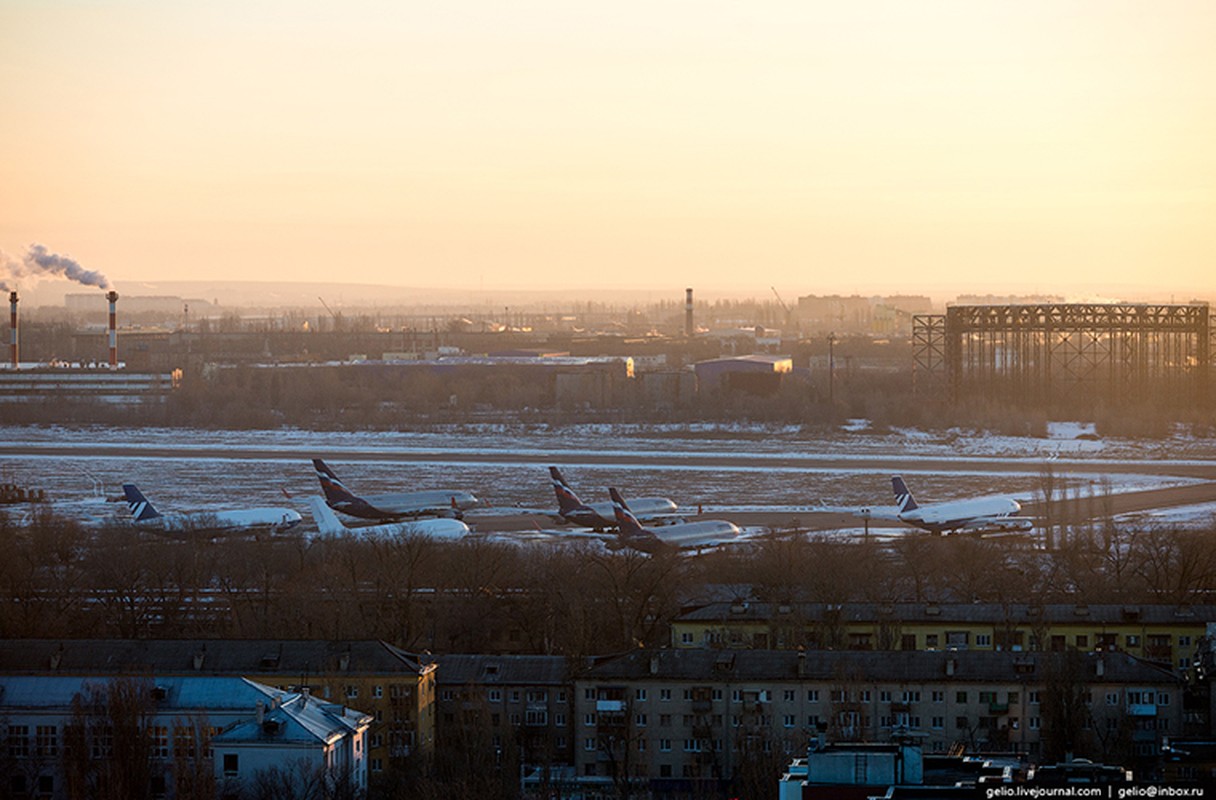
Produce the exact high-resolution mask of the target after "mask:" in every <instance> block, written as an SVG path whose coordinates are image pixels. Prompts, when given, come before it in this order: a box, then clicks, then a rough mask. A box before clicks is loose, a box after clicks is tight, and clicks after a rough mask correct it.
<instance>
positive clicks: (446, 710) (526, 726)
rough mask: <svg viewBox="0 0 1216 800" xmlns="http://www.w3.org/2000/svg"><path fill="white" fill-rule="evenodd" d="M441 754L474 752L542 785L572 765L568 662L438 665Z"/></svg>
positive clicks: (490, 658)
mask: <svg viewBox="0 0 1216 800" xmlns="http://www.w3.org/2000/svg"><path fill="white" fill-rule="evenodd" d="M438 667H439V669H438V673H437V674H438V678H437V685H438V696H439V700H438V702H437V704H436V708H437V709H438V725H437V727H438V730H439V747H440V748H475V749H478V750H480V751H481V752H484V753H486V754H492V755H493V757H494V760H495V762H496V764H497V765H499V766H501V767H506V768H510V769H511V770H512V771H518V772H520V773H522V774H524V775H525V776H531V780H532V781H533V782H534V783H536V784H537V785H538V787H539V786H543V785H544V784H545V783H547V782H549V781H550V779H556V778H557V776H558V775H559V774H560V773H561V772H562V768H566V767H568V766H569V765H570V764H571V763H572V762H571V758H572V749H573V725H572V719H573V705H574V704H573V696H572V695H573V691H572V689H571V684H570V677H569V660H568V659H566V658H565V657H564V656H511V655H445V656H440V657H439V659H438Z"/></svg>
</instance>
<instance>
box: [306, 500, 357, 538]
mask: <svg viewBox="0 0 1216 800" xmlns="http://www.w3.org/2000/svg"><path fill="white" fill-rule="evenodd" d="M308 510H309V511H311V512H312V518H313V520H315V521H316V523H317V531H318V532H320V533H322V534H335V535H336V534H341V533H346V532H347V531H348V530H350V529H349V528H347V527H346V526H345V525H343V524H342V520H340V519H338V515H337V514H335V513H334V512H333V510H331V509H330V507H329V506H327V505H325V501H324V500H322V499H321V498H319V497H317V496H316V495H312V496H311V497H309V498H308Z"/></svg>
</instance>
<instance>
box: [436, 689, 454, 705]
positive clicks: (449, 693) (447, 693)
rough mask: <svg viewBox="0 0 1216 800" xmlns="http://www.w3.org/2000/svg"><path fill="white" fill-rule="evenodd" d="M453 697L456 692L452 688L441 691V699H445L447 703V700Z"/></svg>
mask: <svg viewBox="0 0 1216 800" xmlns="http://www.w3.org/2000/svg"><path fill="white" fill-rule="evenodd" d="M453 697H455V694H454V693H453V692H452V690H451V689H444V690H443V691H442V692H440V693H439V699H440V700H443V701H444V702H445V703H446V702H447V701H449V700H451V699H452V698H453Z"/></svg>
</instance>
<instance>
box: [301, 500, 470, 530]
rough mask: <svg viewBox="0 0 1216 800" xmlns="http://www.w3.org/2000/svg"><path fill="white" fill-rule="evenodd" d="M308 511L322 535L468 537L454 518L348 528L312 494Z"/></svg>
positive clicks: (325, 504) (461, 525)
mask: <svg viewBox="0 0 1216 800" xmlns="http://www.w3.org/2000/svg"><path fill="white" fill-rule="evenodd" d="M308 508H309V510H310V511H311V512H312V518H313V519H314V520H316V522H317V530H318V531H320V532H321V533H322V534H328V535H344V534H357V535H361V536H362V535H369V534H396V533H414V534H418V535H419V536H427V537H430V538H432V539H445V540H449V541H451V540H455V539H463V538H464V537H466V536H469V535H471V531H470V530H469V526H468V525H465V524H464V523H463V522H461V521H460V520H458V519H451V518H444V517H440V518H434V519H416V520H411V521H410V522H396V523H389V524H387V525H368V526H366V527H363V528H348V527H346V526H345V525H343V524H342V521H341V520H340V519H338V515H337V514H335V513H334V512H333V511H332V510H330V506H329V505H328V504H327V503H326V502H325V501H323V500H322V499H321V498H320V497H317V496H315V495H314V496H312V497H309V498H308Z"/></svg>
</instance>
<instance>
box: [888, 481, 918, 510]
mask: <svg viewBox="0 0 1216 800" xmlns="http://www.w3.org/2000/svg"><path fill="white" fill-rule="evenodd" d="M891 487H892V488H893V489H895V505H897V506H899V513H901V514H902V513H904V512H905V511H915V510H916V509H917V508H919V506H917V505H916V498H914V497H913V496H912V492H910V491H908V484H906V483H904V479H903V478H901V477H900V476H898V475H896V476H894V477H893V478H891Z"/></svg>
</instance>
